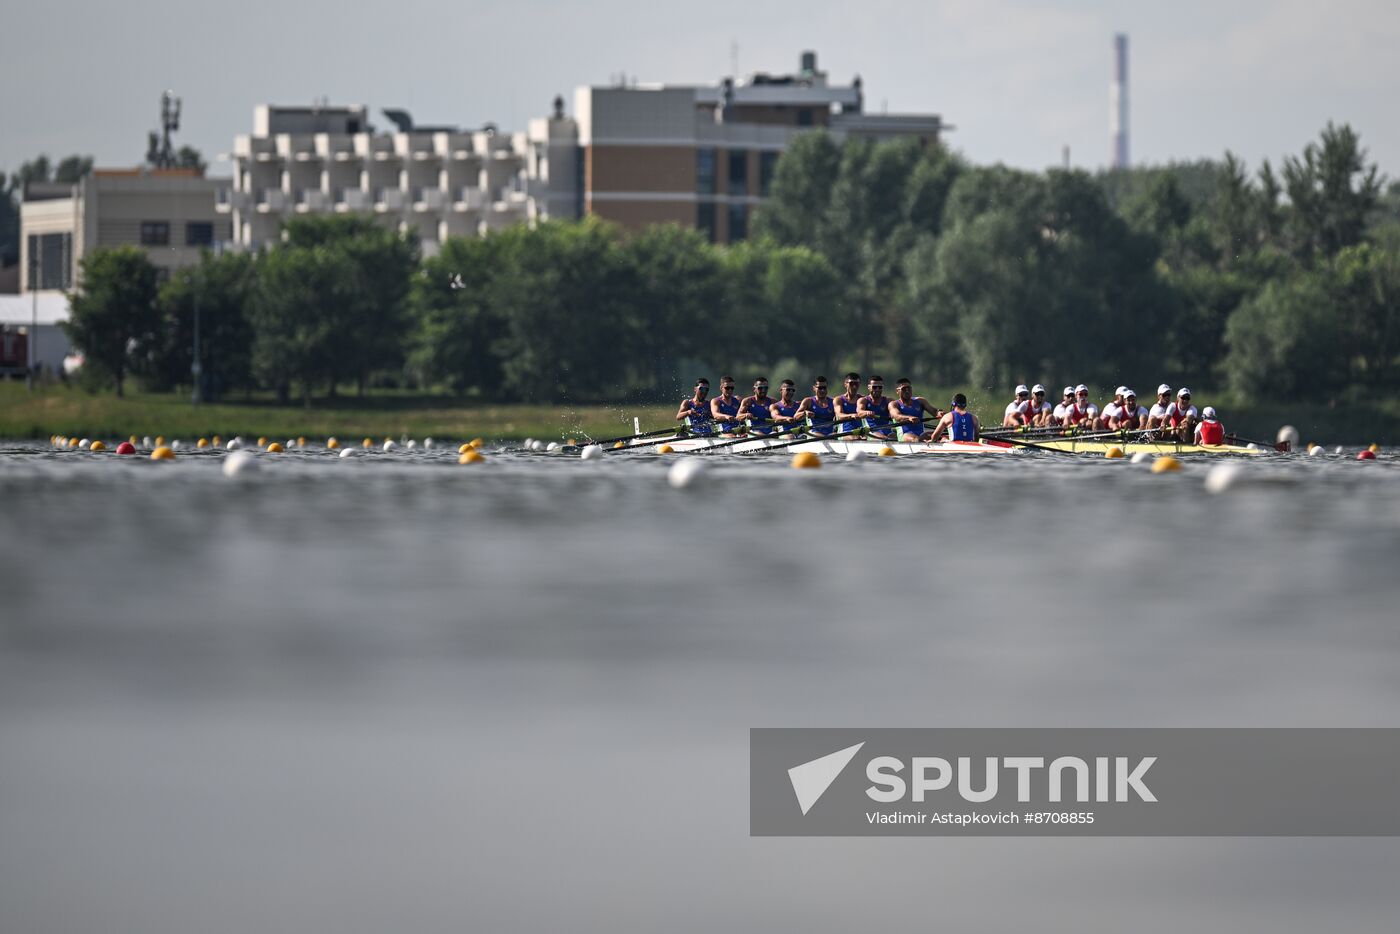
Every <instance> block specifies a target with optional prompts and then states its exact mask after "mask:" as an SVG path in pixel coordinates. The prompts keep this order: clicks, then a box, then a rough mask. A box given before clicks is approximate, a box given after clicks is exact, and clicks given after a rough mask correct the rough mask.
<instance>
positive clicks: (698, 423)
mask: <svg viewBox="0 0 1400 934" xmlns="http://www.w3.org/2000/svg"><path fill="white" fill-rule="evenodd" d="M709 395H710V381H709V380H707V379H698V380H696V381H695V394H694V395H693V396H689V397H687V398H685V399H682V400H681V407H680V409H679V410H678V411H677V412H676V421H678V422H681V423H682V424H683V425H685V426H686V427H687V428H689V429H690V433H691V434H694V435H712V434H714V433H715V423H714V420H713V419H711V418H710V400H709V398H708V397H709Z"/></svg>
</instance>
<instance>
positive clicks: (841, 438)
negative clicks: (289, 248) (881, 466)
mask: <svg viewBox="0 0 1400 934" xmlns="http://www.w3.org/2000/svg"><path fill="white" fill-rule="evenodd" d="M861 421H862V422H864V421H865V419H861ZM931 421H932V419H929V418H925V419H921V420H920V421H919V424H921V425H927V424H929V422H931ZM833 424H834V423H833ZM898 427H899V426H898V425H896V424H890V425H882V426H881V427H880V428H878V429H876V430H877V431H883V430H884V429H886V428H898ZM861 428H864V429H866V430H869V428H870V426H869V425H865V424H862V425H861ZM858 430H859V429H857V431H858ZM854 434H856V432H855V431H848V432H846V433H845V434H839V435H817V434H808V435H806V436H804V437H801V438H795V439H793V440H791V441H784V442H783V443H782V444H767V445H764V446H763V447H761V448H754V449H753V450H752V451H740V452H739V453H740V454H741V455H743V454H763V453H766V452H768V451H777V450H781V449H782V448H790V447H792V446H793V445H795V444H806V443H807V442H809V441H812V442H815V441H849V440H851V435H854ZM865 440H868V438H867V439H865ZM876 440H877V441H881V442H885V443H890V444H899V443H902V442H898V441H888V439H884V438H878V439H876ZM908 443H915V442H908ZM710 450H711V451H713V450H714V448H710Z"/></svg>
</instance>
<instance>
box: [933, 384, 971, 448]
mask: <svg viewBox="0 0 1400 934" xmlns="http://www.w3.org/2000/svg"><path fill="white" fill-rule="evenodd" d="M945 431H946V432H948V437H949V439H951V440H953V441H976V440H977V439H978V438H980V437H982V425H981V423H979V422H978V421H977V416H976V415H973V414H972V413H971V412H969V411H968V410H967V396H965V395H963V394H962V393H958V394H957V395H956V396H954V397H953V410H952V411H951V412H949V413H948V414H947V415H945V416H943V417H942V418H941V419H939V420H938V426H937V427H936V428H934V429H933V437H932V438H930V439H929V440H930V442H931V443H937V442H938V441H939V439H941V438H942V437H943V433H944V432H945Z"/></svg>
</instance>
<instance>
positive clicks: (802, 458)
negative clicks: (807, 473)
mask: <svg viewBox="0 0 1400 934" xmlns="http://www.w3.org/2000/svg"><path fill="white" fill-rule="evenodd" d="M821 465H822V459H821V458H820V457H818V456H817V455H816V454H815V453H813V452H812V451H799V452H797V453H796V454H794V455H792V466H794V467H797V468H801V469H805V468H808V467H820V466H821Z"/></svg>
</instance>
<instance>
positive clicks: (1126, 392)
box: [1123, 386, 1137, 399]
mask: <svg viewBox="0 0 1400 934" xmlns="http://www.w3.org/2000/svg"><path fill="white" fill-rule="evenodd" d="M1128 396H1132V397H1133V398H1134V399H1136V398H1137V393H1135V392H1133V391H1132V390H1131V389H1129V388H1128V387H1127V386H1124V387H1123V398H1125V399H1126V398H1127V397H1128Z"/></svg>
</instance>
